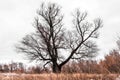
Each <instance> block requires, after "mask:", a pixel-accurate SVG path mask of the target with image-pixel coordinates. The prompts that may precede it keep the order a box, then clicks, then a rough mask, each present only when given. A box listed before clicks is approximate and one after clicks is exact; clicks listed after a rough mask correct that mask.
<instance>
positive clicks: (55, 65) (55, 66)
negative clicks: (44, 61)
mask: <svg viewBox="0 0 120 80" xmlns="http://www.w3.org/2000/svg"><path fill="white" fill-rule="evenodd" d="M52 70H53V73H60V72H61V67H60V66H59V65H58V64H55V63H54V64H53V67H52Z"/></svg>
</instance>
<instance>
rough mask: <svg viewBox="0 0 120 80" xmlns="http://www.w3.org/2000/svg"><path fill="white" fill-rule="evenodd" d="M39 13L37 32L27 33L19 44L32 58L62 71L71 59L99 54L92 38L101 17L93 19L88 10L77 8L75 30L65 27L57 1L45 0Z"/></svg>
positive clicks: (96, 32)
mask: <svg viewBox="0 0 120 80" xmlns="http://www.w3.org/2000/svg"><path fill="white" fill-rule="evenodd" d="M37 14H38V17H37V18H35V24H34V27H35V29H36V32H35V33H32V34H29V35H27V36H25V37H24V38H23V40H22V41H21V42H20V45H18V46H16V48H17V50H19V51H20V52H23V53H26V55H27V57H28V58H29V59H30V60H31V61H33V60H37V61H43V62H44V63H45V64H44V67H45V66H46V65H47V64H50V65H52V70H53V72H55V73H58V72H61V68H62V66H63V65H65V64H66V63H67V62H68V61H70V60H72V59H76V60H78V59H82V58H86V57H93V56H94V55H95V54H96V52H97V50H98V49H97V46H96V44H95V42H93V41H94V40H93V39H92V38H97V37H98V29H99V28H100V27H102V20H101V19H95V20H94V21H93V23H89V22H87V20H86V19H85V18H86V17H87V13H86V12H84V13H82V12H80V11H79V10H77V11H76V13H75V14H74V19H73V24H74V26H73V28H74V30H73V31H69V32H68V31H65V28H63V27H64V25H63V23H62V20H63V15H62V14H61V7H60V6H58V5H57V4H54V3H49V4H47V6H46V5H45V4H44V3H43V4H42V5H41V7H40V9H39V10H38V11H37ZM65 52H66V53H65Z"/></svg>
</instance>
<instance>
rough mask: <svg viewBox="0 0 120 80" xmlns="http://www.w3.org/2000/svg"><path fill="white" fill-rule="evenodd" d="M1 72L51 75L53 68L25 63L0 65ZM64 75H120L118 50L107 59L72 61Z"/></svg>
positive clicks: (65, 67)
mask: <svg viewBox="0 0 120 80" xmlns="http://www.w3.org/2000/svg"><path fill="white" fill-rule="evenodd" d="M0 72H12V73H13V72H14V73H29V74H37V73H50V72H52V70H51V67H50V66H49V67H47V68H44V67H42V66H41V67H40V66H39V65H36V66H29V67H26V66H25V65H24V64H23V63H15V62H13V63H11V64H0ZM61 72H62V73H90V74H106V73H107V74H108V73H117V74H118V73H120V54H119V51H117V50H112V51H111V52H110V53H109V54H108V55H106V56H105V59H103V60H100V61H99V62H98V61H96V60H84V59H82V60H79V61H77V62H76V61H72V62H69V63H67V64H66V65H64V66H63V67H62V69H61Z"/></svg>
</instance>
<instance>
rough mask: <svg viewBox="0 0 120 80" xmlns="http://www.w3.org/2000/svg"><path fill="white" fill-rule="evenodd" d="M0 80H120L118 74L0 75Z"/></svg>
mask: <svg viewBox="0 0 120 80" xmlns="http://www.w3.org/2000/svg"><path fill="white" fill-rule="evenodd" d="M0 80H120V76H119V74H83V73H81V74H80V73H75V74H65V73H64V74H63V73H61V74H53V73H49V74H47V73H44V74H17V73H0Z"/></svg>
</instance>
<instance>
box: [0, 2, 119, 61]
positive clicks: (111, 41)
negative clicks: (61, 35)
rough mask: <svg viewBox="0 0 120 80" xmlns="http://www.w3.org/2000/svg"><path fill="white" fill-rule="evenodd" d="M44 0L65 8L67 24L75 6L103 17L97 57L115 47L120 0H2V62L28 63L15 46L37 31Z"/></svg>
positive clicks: (0, 17) (0, 32)
mask: <svg viewBox="0 0 120 80" xmlns="http://www.w3.org/2000/svg"><path fill="white" fill-rule="evenodd" d="M43 1H44V2H45V1H46V2H55V3H57V4H59V5H60V6H61V7H62V11H63V13H64V16H65V25H66V26H67V24H69V23H71V22H70V21H71V18H72V17H71V12H73V11H74V10H75V8H80V9H81V10H82V11H87V12H88V17H90V18H91V19H93V18H97V17H101V18H102V19H103V23H104V27H103V28H102V29H101V30H100V37H99V39H98V41H97V44H98V46H99V48H100V52H99V54H100V55H99V56H98V58H102V57H103V56H104V55H105V54H107V53H109V51H110V50H112V49H114V48H116V40H117V36H118V35H120V34H119V32H120V0H0V63H8V62H10V61H11V60H13V61H20V62H21V61H22V62H24V63H26V62H28V61H27V60H24V56H23V55H20V54H17V53H16V52H15V48H14V45H15V44H16V43H18V41H20V40H21V39H22V38H23V37H24V36H25V35H26V34H29V33H30V32H32V31H34V30H33V29H34V28H33V27H32V23H33V21H34V17H35V16H36V10H37V9H38V8H39V6H40V4H41V2H43Z"/></svg>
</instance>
